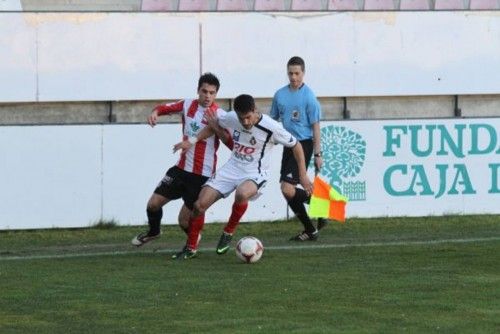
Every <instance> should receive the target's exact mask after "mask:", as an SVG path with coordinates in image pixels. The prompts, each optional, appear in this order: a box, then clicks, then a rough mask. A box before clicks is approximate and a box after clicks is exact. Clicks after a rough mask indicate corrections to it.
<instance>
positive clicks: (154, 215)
mask: <svg viewBox="0 0 500 334" xmlns="http://www.w3.org/2000/svg"><path fill="white" fill-rule="evenodd" d="M146 212H147V214H148V224H149V232H148V234H150V235H156V234H158V233H160V223H161V217H163V210H162V209H161V208H160V210H158V211H152V210H150V209H147V210H146Z"/></svg>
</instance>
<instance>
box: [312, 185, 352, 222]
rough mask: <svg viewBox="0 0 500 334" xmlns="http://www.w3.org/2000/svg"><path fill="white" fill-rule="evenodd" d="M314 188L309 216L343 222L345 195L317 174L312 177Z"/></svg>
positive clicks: (346, 200)
mask: <svg viewBox="0 0 500 334" xmlns="http://www.w3.org/2000/svg"><path fill="white" fill-rule="evenodd" d="M313 186H314V190H313V193H312V195H311V202H310V203H309V217H316V218H329V219H334V220H337V221H339V222H342V223H343V222H345V205H346V203H347V202H348V199H347V197H345V196H343V195H342V194H340V193H339V192H338V191H337V190H335V189H334V188H333V187H332V186H330V185H329V184H328V183H326V182H325V181H323V180H322V179H321V178H320V177H319V176H316V177H315V178H314V183H313Z"/></svg>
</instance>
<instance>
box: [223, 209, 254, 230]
mask: <svg viewBox="0 0 500 334" xmlns="http://www.w3.org/2000/svg"><path fill="white" fill-rule="evenodd" d="M247 208H248V202H243V203H236V202H234V203H233V210H232V211H231V216H230V217H229V221H228V222H227V224H226V227H224V232H226V233H229V234H233V233H234V230H236V227H238V224H239V223H240V219H241V217H242V216H243V214H244V213H245V211H247Z"/></svg>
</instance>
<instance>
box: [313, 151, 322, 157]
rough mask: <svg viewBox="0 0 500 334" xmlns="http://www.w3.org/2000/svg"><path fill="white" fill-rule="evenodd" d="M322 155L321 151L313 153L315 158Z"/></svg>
mask: <svg viewBox="0 0 500 334" xmlns="http://www.w3.org/2000/svg"><path fill="white" fill-rule="evenodd" d="M322 156H323V153H322V152H319V153H314V157H315V158H320V157H322Z"/></svg>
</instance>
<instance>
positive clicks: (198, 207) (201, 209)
mask: <svg viewBox="0 0 500 334" xmlns="http://www.w3.org/2000/svg"><path fill="white" fill-rule="evenodd" d="M206 210H207V207H206V206H204V205H203V204H202V203H201V202H200V201H196V202H194V205H193V213H194V214H195V215H196V216H199V215H202V214H204V213H205V211H206Z"/></svg>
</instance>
